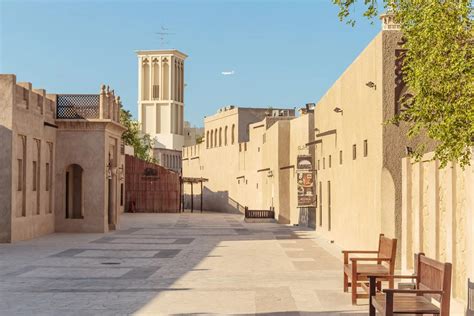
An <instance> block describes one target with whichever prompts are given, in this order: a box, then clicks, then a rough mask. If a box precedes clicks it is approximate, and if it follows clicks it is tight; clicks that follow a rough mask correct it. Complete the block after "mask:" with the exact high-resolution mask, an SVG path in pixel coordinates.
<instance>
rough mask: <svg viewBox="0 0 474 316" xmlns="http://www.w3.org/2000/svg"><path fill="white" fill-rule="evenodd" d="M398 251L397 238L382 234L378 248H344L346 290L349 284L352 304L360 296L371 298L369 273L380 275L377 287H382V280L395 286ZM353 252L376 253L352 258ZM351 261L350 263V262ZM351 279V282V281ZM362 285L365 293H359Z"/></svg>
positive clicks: (390, 285) (355, 302) (345, 290)
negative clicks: (394, 276) (370, 255)
mask: <svg viewBox="0 0 474 316" xmlns="http://www.w3.org/2000/svg"><path fill="white" fill-rule="evenodd" d="M396 251H397V240H396V239H390V238H387V237H385V236H384V235H383V234H380V237H379V248H378V250H343V251H342V253H343V254H344V292H347V291H348V288H349V286H350V287H351V290H352V304H353V305H355V304H357V299H358V298H369V287H368V284H367V281H368V276H369V275H374V276H375V275H376V276H377V277H378V280H377V282H378V284H377V287H378V288H379V289H380V288H381V282H382V281H388V282H389V288H393V278H390V277H389V276H390V275H393V272H394V269H395V256H396ZM351 254H375V255H376V256H375V257H370V258H362V257H356V258H350V257H349V255H351ZM349 261H350V263H349ZM349 280H350V282H349ZM358 287H362V288H363V290H364V291H365V293H357V288H358Z"/></svg>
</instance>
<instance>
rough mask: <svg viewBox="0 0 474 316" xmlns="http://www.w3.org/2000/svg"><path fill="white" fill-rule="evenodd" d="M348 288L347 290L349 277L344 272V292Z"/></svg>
mask: <svg viewBox="0 0 474 316" xmlns="http://www.w3.org/2000/svg"><path fill="white" fill-rule="evenodd" d="M348 290H349V277H348V276H347V274H346V273H345V272H344V292H347V291H348Z"/></svg>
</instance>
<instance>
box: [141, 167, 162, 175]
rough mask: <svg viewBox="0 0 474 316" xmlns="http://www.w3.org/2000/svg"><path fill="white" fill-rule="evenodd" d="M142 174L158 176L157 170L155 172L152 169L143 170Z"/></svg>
mask: <svg viewBox="0 0 474 316" xmlns="http://www.w3.org/2000/svg"><path fill="white" fill-rule="evenodd" d="M143 174H144V175H145V176H157V175H158V170H156V169H154V168H145V170H144V171H143Z"/></svg>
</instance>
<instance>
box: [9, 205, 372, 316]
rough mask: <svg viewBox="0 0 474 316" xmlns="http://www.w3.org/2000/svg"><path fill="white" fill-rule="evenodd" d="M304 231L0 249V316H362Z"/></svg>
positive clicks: (230, 221) (184, 223) (185, 226)
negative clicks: (215, 315) (218, 315)
mask: <svg viewBox="0 0 474 316" xmlns="http://www.w3.org/2000/svg"><path fill="white" fill-rule="evenodd" d="M367 310H368V307H367V305H366V304H362V305H361V306H355V307H354V306H352V305H351V303H350V294H348V293H343V291H342V262H341V256H340V253H339V252H337V249H334V248H331V245H329V244H327V243H326V242H325V241H323V240H322V239H319V238H318V237H317V235H316V233H315V232H314V231H310V230H307V229H304V228H299V227H290V226H284V225H278V224H271V223H265V224H263V223H245V222H243V218H242V216H241V215H237V214H219V213H203V214H201V213H194V214H190V213H182V214H124V215H123V216H122V218H121V230H119V231H117V232H115V233H109V234H106V235H103V234H52V235H48V236H45V237H42V238H38V239H36V240H32V241H25V242H18V243H15V244H2V245H0V315H101V316H102V315H183V314H184V315H186V314H193V315H212V314H221V315H222V314H225V315H229V314H231V315H367Z"/></svg>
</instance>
